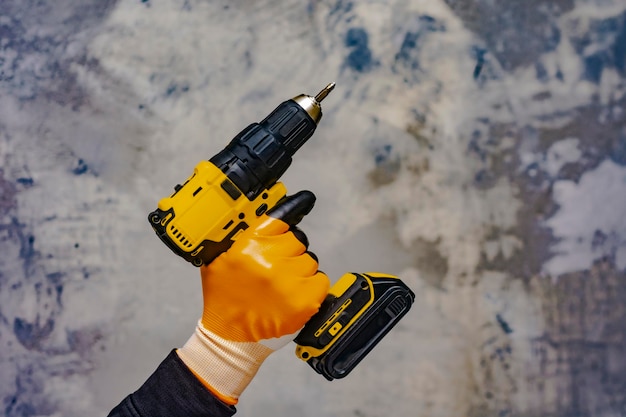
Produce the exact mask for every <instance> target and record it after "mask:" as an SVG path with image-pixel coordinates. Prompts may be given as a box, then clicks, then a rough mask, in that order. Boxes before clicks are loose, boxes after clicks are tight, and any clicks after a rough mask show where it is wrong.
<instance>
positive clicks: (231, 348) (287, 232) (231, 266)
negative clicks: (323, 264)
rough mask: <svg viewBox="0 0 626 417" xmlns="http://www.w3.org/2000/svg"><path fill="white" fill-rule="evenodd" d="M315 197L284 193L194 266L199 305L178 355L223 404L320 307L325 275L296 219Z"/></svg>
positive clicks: (230, 400)
mask: <svg viewBox="0 0 626 417" xmlns="http://www.w3.org/2000/svg"><path fill="white" fill-rule="evenodd" d="M314 202H315V196H314V195H313V193H311V192H309V191H302V192H300V193H297V194H295V195H293V196H291V197H288V198H286V199H285V200H284V201H282V202H281V203H280V204H279V205H277V206H276V207H275V208H274V209H272V210H270V211H269V212H268V213H267V214H266V215H264V216H262V218H261V219H260V221H259V222H258V223H257V224H256V225H251V226H250V227H249V228H248V229H246V230H245V231H244V232H242V234H241V235H240V236H239V237H238V239H237V240H236V241H235V243H234V244H233V245H232V246H231V248H230V249H229V250H228V251H226V252H225V253H223V254H221V255H220V256H218V257H217V258H216V259H215V260H214V261H213V262H212V263H211V264H209V265H206V266H203V267H201V269H200V272H201V276H202V294H203V299H204V310H203V312H202V319H201V320H200V321H199V322H198V326H197V327H196V332H195V333H194V335H193V336H192V337H191V338H190V339H189V340H188V341H187V343H186V344H185V345H184V346H183V347H182V348H181V349H178V351H177V352H178V355H179V357H180V358H181V359H182V361H183V362H185V364H186V365H187V366H188V367H189V369H190V370H191V371H192V372H193V373H194V374H195V375H196V376H197V377H198V379H199V380H200V381H202V382H203V384H204V385H205V386H206V387H207V388H208V389H209V390H210V391H211V392H213V393H214V394H215V395H216V396H217V397H218V398H220V399H221V400H222V401H224V402H226V403H227V404H236V403H237V400H238V398H239V395H240V394H241V392H242V391H243V390H244V389H245V388H246V386H247V385H248V384H249V383H250V381H251V380H252V378H253V377H254V375H255V374H256V372H257V371H258V369H259V367H260V366H261V364H262V362H263V361H264V360H265V358H267V356H268V355H269V354H270V353H272V352H274V351H275V350H277V349H279V348H280V347H282V346H284V345H286V344H287V343H289V341H291V340H293V338H294V337H295V335H296V333H297V332H298V331H299V330H300V329H301V328H302V327H303V326H304V324H305V323H306V322H307V321H308V320H309V319H310V318H311V316H313V315H314V314H315V313H316V312H317V311H318V309H319V307H320V305H321V303H322V301H323V300H324V298H325V297H326V295H327V293H328V289H329V287H330V281H329V279H328V277H327V276H326V275H325V274H323V273H322V272H319V271H318V270H317V268H318V263H317V260H316V259H314V257H313V256H311V254H310V253H309V252H307V241H306V236H305V235H304V233H302V232H301V231H300V230H299V229H295V230H294V229H293V227H295V225H296V224H297V223H298V222H299V221H300V220H301V219H302V217H304V215H306V214H307V213H308V212H309V211H310V210H311V208H312V207H313V204H314Z"/></svg>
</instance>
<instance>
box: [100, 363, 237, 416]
mask: <svg viewBox="0 0 626 417" xmlns="http://www.w3.org/2000/svg"><path fill="white" fill-rule="evenodd" d="M235 411H236V410H235V407H233V406H229V405H226V404H224V403H223V402H221V401H220V400H218V399H217V398H215V396H213V395H212V394H211V392H210V391H209V390H208V389H206V388H205V387H204V385H203V384H202V383H201V382H200V381H198V379H197V378H196V377H195V376H194V375H193V374H192V373H191V371H190V370H189V369H188V368H187V366H185V364H184V363H183V362H182V361H181V360H180V358H179V357H178V355H177V354H176V352H175V351H172V352H170V354H169V355H168V356H167V358H165V360H164V361H163V362H161V364H160V365H159V367H158V368H157V369H156V371H154V373H153V374H152V375H151V376H150V377H149V378H148V380H146V382H145V383H144V384H143V385H142V386H141V387H140V388H139V389H138V390H137V391H136V392H134V393H132V394H130V395H129V396H127V397H126V398H124V400H123V401H122V402H121V403H120V404H119V405H118V406H117V407H115V408H114V409H113V410H112V411H111V412H110V413H109V415H108V417H230V416H232V415H233V414H235Z"/></svg>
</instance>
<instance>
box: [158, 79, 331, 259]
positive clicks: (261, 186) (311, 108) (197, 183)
mask: <svg viewBox="0 0 626 417" xmlns="http://www.w3.org/2000/svg"><path fill="white" fill-rule="evenodd" d="M333 88H334V84H332V83H331V84H329V85H328V86H327V87H326V88H324V89H323V90H322V91H321V92H320V93H319V94H317V95H316V96H315V97H311V96H308V95H304V94H302V95H299V96H297V97H294V98H293V99H291V100H287V101H285V102H283V103H281V104H280V105H279V106H278V107H277V108H276V109H274V111H272V112H271V113H270V114H269V115H268V116H267V117H266V118H265V119H264V120H262V121H261V122H260V123H253V124H251V125H249V126H248V127H246V128H245V129H244V130H243V131H241V132H240V133H239V134H238V135H237V136H235V138H234V139H233V140H232V141H231V142H230V143H229V144H228V145H227V146H226V148H224V149H223V150H222V151H220V152H219V153H218V154H216V155H215V156H213V157H212V158H211V159H210V160H208V161H201V162H200V163H198V164H197V165H196V167H195V168H194V171H193V174H192V175H191V176H190V177H189V178H188V179H187V181H185V183H183V184H182V185H180V184H179V185H177V186H176V187H174V193H173V194H172V195H171V196H169V197H166V198H163V199H161V200H160V201H159V203H158V207H157V209H156V210H155V211H153V212H151V213H150V214H149V215H148V219H149V221H150V223H151V224H152V227H153V229H154V231H155V232H156V234H157V235H158V236H159V237H160V238H161V240H162V241H163V242H164V243H165V244H166V245H167V246H168V247H169V248H170V249H172V250H173V251H174V252H175V253H176V254H178V255H180V256H181V257H183V258H184V259H185V260H187V261H189V262H191V263H192V264H193V265H195V266H201V265H203V264H208V263H210V262H211V261H212V260H213V259H215V258H216V257H217V256H218V255H219V254H221V253H222V252H224V251H226V250H228V248H230V246H231V245H232V244H233V242H234V241H235V240H236V239H237V236H238V234H239V233H241V232H242V231H243V230H245V229H247V228H248V227H249V225H250V224H251V223H252V222H254V221H255V220H256V219H258V218H259V217H260V216H261V215H262V214H264V213H265V212H266V211H267V210H269V209H271V208H272V207H274V206H275V205H276V204H277V203H278V201H280V199H282V198H283V197H284V196H285V195H286V193H287V189H286V188H285V186H284V185H283V184H282V183H281V182H279V181H278V179H279V178H280V177H281V176H282V175H283V174H284V173H285V171H286V170H287V168H288V167H289V165H290V164H291V161H292V156H293V155H294V154H295V152H296V151H297V150H298V149H300V147H301V146H302V145H303V144H304V143H305V142H306V141H307V140H308V139H309V138H310V137H311V136H312V135H313V133H314V132H315V129H316V127H317V124H318V122H319V120H320V119H321V117H322V111H321V107H320V104H319V103H320V101H322V100H323V99H324V97H326V95H328V93H329V92H330V91H332V89H333Z"/></svg>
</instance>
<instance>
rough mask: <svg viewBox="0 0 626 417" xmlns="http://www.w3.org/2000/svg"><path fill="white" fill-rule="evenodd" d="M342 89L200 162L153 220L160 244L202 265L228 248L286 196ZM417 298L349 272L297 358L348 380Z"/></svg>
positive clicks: (301, 104) (290, 109) (277, 113)
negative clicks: (292, 174)
mask: <svg viewBox="0 0 626 417" xmlns="http://www.w3.org/2000/svg"><path fill="white" fill-rule="evenodd" d="M334 87H335V84H334V83H331V84H328V85H327V86H326V87H325V88H324V89H322V90H321V91H320V92H319V93H318V94H317V95H316V96H314V97H312V96H309V95H306V94H300V95H298V96H296V97H294V98H293V99H290V100H287V101H284V102H283V103H281V104H280V105H279V106H278V107H277V108H276V109H274V111H272V112H271V113H270V114H269V115H268V116H267V117H266V118H265V119H263V120H262V121H261V122H260V123H252V124H250V125H249V126H248V127H246V128H245V129H244V130H243V131H241V132H240V133H239V134H238V135H237V136H235V138H234V139H233V140H232V141H231V142H230V143H229V144H228V145H227V146H226V147H225V148H224V149H223V150H222V151H220V152H219V153H218V154H216V155H215V156H213V157H212V158H211V159H209V160H208V161H201V162H199V163H198V164H197V165H196V167H195V169H194V171H193V174H192V175H191V176H190V177H189V178H188V179H187V180H186V181H185V182H184V183H183V184H182V185H180V184H178V185H176V186H175V187H174V193H173V194H172V195H170V196H169V197H166V198H163V199H161V200H160V201H159V203H158V208H157V209H156V210H154V211H153V212H151V213H150V214H149V215H148V220H149V221H150V224H151V225H152V227H153V229H154V231H155V232H156V234H157V235H158V236H159V238H161V240H162V241H163V242H164V243H165V244H166V245H167V246H168V247H169V248H170V249H171V250H172V251H174V252H175V253H176V254H178V255H179V256H181V257H182V258H184V259H185V260H187V261H189V262H190V263H192V264H193V265H195V266H198V267H199V266H201V265H203V264H208V263H210V262H211V261H213V260H214V259H215V258H216V257H217V256H218V255H220V254H221V253H222V252H224V251H226V250H228V248H230V246H231V245H232V244H233V242H234V241H235V240H236V239H237V236H238V234H239V233H241V232H242V231H243V230H245V229H247V228H248V227H249V225H250V224H253V223H254V222H255V221H256V220H257V219H258V218H259V217H260V216H261V215H263V214H264V213H266V212H267V211H268V210H270V209H271V208H272V207H274V206H275V205H276V204H277V203H278V202H279V201H280V200H281V199H282V198H283V197H285V196H286V194H287V189H286V187H285V186H284V185H283V184H282V183H281V182H279V181H278V180H279V178H280V177H281V176H282V175H283V174H284V173H285V171H286V170H287V168H288V167H289V165H291V161H292V156H293V155H294V154H295V153H296V151H297V150H298V149H300V147H301V146H302V145H304V143H305V142H306V141H307V140H308V139H309V138H310V137H311V136H312V135H313V133H314V132H315V129H316V128H317V124H318V123H319V121H320V120H321V118H322V108H321V105H320V103H321V101H322V100H323V99H324V98H325V97H326V96H327V95H328V94H329V93H330V92H331V91H332V90H333V88H334ZM414 298H415V296H414V294H413V292H412V291H411V290H410V289H409V288H408V287H407V286H406V285H405V284H404V283H403V282H402V281H401V280H400V279H398V278H397V277H394V276H391V275H386V274H378V273H367V274H358V273H348V274H345V275H344V276H342V277H341V278H340V279H339V280H338V281H337V282H336V283H335V284H334V285H333V287H332V288H331V290H330V292H329V295H328V297H327V298H326V300H325V301H324V302H323V303H322V306H321V307H320V311H319V312H318V313H317V314H316V315H315V316H313V317H312V318H311V320H309V322H308V323H307V325H306V326H305V327H304V328H303V329H302V331H301V332H300V333H299V334H298V336H297V337H296V339H295V341H296V343H297V345H298V346H297V348H296V355H297V356H298V357H300V358H301V359H302V360H304V361H306V362H307V363H309V365H311V367H313V369H315V370H316V371H317V372H318V373H320V374H322V375H324V376H325V377H326V378H327V379H329V380H332V379H334V378H342V377H344V376H346V375H347V374H348V373H349V372H350V371H351V370H352V369H353V368H354V367H355V366H356V365H357V364H358V363H359V362H360V361H361V359H363V357H364V356H365V355H367V354H368V353H369V351H370V350H371V349H372V348H373V347H374V346H375V345H376V344H377V343H378V342H379V341H380V339H382V338H383V336H384V335H385V334H386V333H387V332H388V331H389V330H390V329H391V328H392V327H393V326H394V325H395V324H396V323H397V322H398V321H399V320H400V318H402V317H403V316H404V315H405V314H406V312H407V311H408V310H409V308H410V307H411V305H412V303H413V300H414Z"/></svg>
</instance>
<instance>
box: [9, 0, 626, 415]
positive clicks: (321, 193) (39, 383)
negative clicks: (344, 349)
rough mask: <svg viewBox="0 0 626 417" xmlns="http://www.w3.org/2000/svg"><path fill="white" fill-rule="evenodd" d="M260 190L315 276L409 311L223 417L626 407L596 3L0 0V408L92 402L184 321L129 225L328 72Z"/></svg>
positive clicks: (277, 374)
mask: <svg viewBox="0 0 626 417" xmlns="http://www.w3.org/2000/svg"><path fill="white" fill-rule="evenodd" d="M331 81H335V82H336V83H337V87H336V89H335V91H334V92H333V93H332V94H331V95H330V96H329V97H328V98H327V99H326V100H325V102H324V117H323V119H322V122H321V124H320V127H319V128H318V131H317V133H316V134H315V136H314V137H313V139H311V141H310V142H309V143H307V144H306V145H305V146H304V147H303V148H302V149H301V150H300V151H299V153H298V154H297V155H296V157H295V159H294V163H293V165H292V167H291V168H290V170H289V171H288V173H287V174H286V175H285V176H284V177H283V180H284V182H285V184H286V185H287V187H288V189H289V190H291V191H297V190H300V189H310V190H312V191H313V192H315V193H316V195H317V196H318V203H317V205H316V208H315V209H314V211H313V212H312V213H311V214H310V215H309V216H308V217H307V218H306V219H305V220H304V222H303V223H302V228H303V229H304V230H305V231H306V232H307V234H308V235H309V239H310V241H311V242H312V243H311V249H312V250H313V251H314V252H315V253H316V254H317V255H318V256H319V258H320V268H321V269H322V270H324V271H325V272H327V273H328V274H329V276H330V277H331V278H332V279H337V278H338V277H339V276H340V275H341V274H342V273H344V272H346V271H367V270H379V271H385V272H390V273H395V274H399V275H400V276H401V277H402V278H403V279H404V280H405V282H407V283H408V284H409V285H410V286H411V287H412V288H413V290H414V292H415V293H416V296H417V299H416V303H415V305H414V307H413V309H412V310H411V311H410V313H409V314H408V315H407V316H406V317H405V318H404V319H403V321H402V322H401V323H400V324H399V325H398V326H397V327H396V328H395V329H394V330H393V331H392V332H391V333H390V334H389V336H388V337H386V338H385V340H384V341H383V342H382V343H381V344H380V345H379V346H377V348H376V349H375V350H374V351H373V352H372V353H371V354H370V355H369V356H368V357H367V358H366V359H365V361H363V362H362V363H361V365H359V367H358V368H357V369H356V370H355V371H354V372H353V373H352V374H351V375H350V376H349V377H348V378H346V379H343V380H339V381H334V382H332V383H329V382H326V381H325V380H324V379H323V378H322V377H320V376H318V375H316V374H315V373H314V372H313V371H312V370H311V369H309V367H308V366H307V365H305V364H304V363H302V362H300V361H298V360H297V359H296V358H295V356H294V354H293V347H294V346H290V347H287V348H285V349H284V350H282V351H279V352H277V353H275V354H273V355H272V356H271V357H270V359H268V361H267V362H266V363H265V364H264V365H263V367H262V368H261V371H260V372H259V374H258V375H257V378H256V379H255V380H254V381H253V383H252V384H251V385H250V387H249V388H248V390H246V392H245V393H244V394H243V396H242V398H241V401H240V404H239V407H238V408H239V413H238V415H241V416H242V417H253V416H254V417H263V416H267V417H270V416H272V417H279V416H294V415H295V416H302V417H313V416H315V417H322V416H324V417H339V416H362V417H365V416H367V417H375V416H382V415H397V416H416V415H419V416H423V417H436V416H442V417H444V416H481V417H485V416H559V417H561V416H563V417H565V416H594V417H598V416H618V415H623V414H624V410H625V409H626V395H625V394H624V392H626V377H625V376H624V375H625V373H624V371H625V370H626V360H624V357H625V353H626V351H625V350H626V348H625V346H626V345H625V342H626V325H625V324H624V319H625V318H626V311H625V306H624V302H623V300H624V299H625V296H626V271H625V270H626V218H625V214H624V213H626V210H625V209H626V113H625V111H624V105H625V103H626V96H625V92H626V8H625V6H624V3H623V2H622V1H618V0H614V1H611V0H596V1H592V0H588V1H583V0H579V1H574V0H559V1H553V0H534V1H508V2H493V1H487V0H445V1H443V0H439V1H433V0H389V1H375V0H360V1H348V0H332V1H314V0H310V1H308V2H303V1H282V2H277V1H269V0H257V1H244V0H235V1H226V0H224V1H201V0H164V1H155V0H143V1H140V0H133V1H117V0H87V1H71V0H57V1H55V2H39V1H34V0H3V1H2V7H0V164H1V167H0V352H1V353H0V398H1V399H2V402H1V405H0V407H2V411H3V412H4V415H5V416H7V417H16V416H20V417H24V416H64V417H72V416H86V415H98V414H99V415H106V413H107V412H108V410H110V409H111V408H112V407H113V406H114V405H116V404H117V403H118V402H119V401H120V400H121V399H122V398H123V397H124V396H125V395H126V394H128V393H129V392H131V391H133V390H134V389H136V388H137V387H138V386H139V385H140V384H141V383H142V382H143V381H144V380H145V378H146V377H147V376H148V375H149V374H150V373H151V372H152V371H153V370H154V369H155V367H156V366H157V365H158V363H159V362H160V361H161V360H162V359H163V358H164V357H165V355H166V354H167V353H168V352H169V351H170V350H171V349H172V348H174V347H178V346H181V345H182V344H183V343H184V342H185V340H186V339H187V338H188V337H189V335H190V334H191V332H192V331H193V327H194V325H195V322H196V320H197V318H198V316H199V314H200V309H201V300H200V298H199V294H198V288H199V280H198V276H197V275H198V273H197V270H195V269H194V268H193V267H191V266H189V265H187V264H186V263H184V262H183V261H182V260H179V259H178V258H177V257H175V256H174V255H172V254H171V253H170V252H169V250H168V249H167V248H166V247H165V246H164V245H163V244H162V243H161V242H160V241H159V240H158V239H157V238H156V237H155V236H154V233H153V232H152V230H151V228H150V226H149V224H148V223H147V220H146V216H147V213H148V212H150V211H152V210H153V209H154V208H155V205H156V202H157V201H158V199H159V198H161V197H163V196H165V195H167V194H168V193H170V191H171V188H172V186H173V185H174V184H176V183H178V182H180V181H181V180H184V178H186V176H187V175H188V174H189V173H190V172H191V169H192V167H193V166H194V165H195V164H196V163H197V162H198V161H199V160H200V159H205V158H208V157H210V156H211V155H213V154H214V153H215V152H217V151H218V150H220V149H221V148H222V147H223V146H224V145H225V144H226V143H227V141H229V140H230V139H231V138H232V137H233V136H234V135H235V134H236V133H237V132H239V131H240V130H241V129H242V128H244V127H245V126H247V124H248V123H251V122H253V121H258V120H260V119H261V118H262V117H264V116H265V115H266V114H267V113H268V112H269V111H271V110H272V109H273V108H274V107H275V106H276V105H277V104H278V103H280V102H281V101H283V100H285V99H287V98H290V97H292V96H294V95H297V94H300V93H309V94H314V93H316V92H317V91H318V90H319V89H321V88H322V87H323V86H325V85H326V84H327V83H328V82H331Z"/></svg>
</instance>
